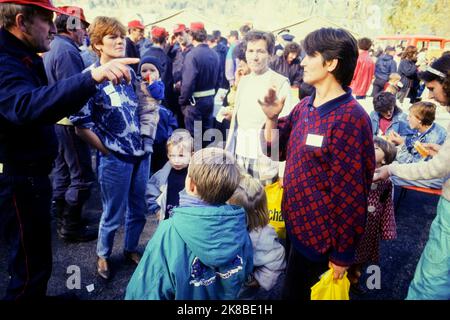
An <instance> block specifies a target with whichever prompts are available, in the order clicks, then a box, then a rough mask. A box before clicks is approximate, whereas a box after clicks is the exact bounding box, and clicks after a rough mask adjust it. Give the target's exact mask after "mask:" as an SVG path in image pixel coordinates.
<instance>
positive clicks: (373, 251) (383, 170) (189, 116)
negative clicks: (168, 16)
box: [0, 0, 450, 300]
mask: <svg viewBox="0 0 450 320" xmlns="http://www.w3.org/2000/svg"><path fill="white" fill-rule="evenodd" d="M54 13H56V18H55V19H53V18H54ZM145 29H146V26H144V25H143V23H142V22H141V21H139V20H133V21H130V22H129V23H128V25H127V26H124V25H123V24H122V23H121V22H120V21H119V20H118V19H116V18H113V17H105V16H99V17H96V18H95V19H93V20H92V21H89V22H88V21H87V19H86V17H85V15H84V12H83V9H82V8H79V7H74V6H65V7H58V8H57V7H54V6H53V5H52V3H51V1H48V0H39V1H28V0H20V1H19V0H0V65H1V66H2V68H1V69H0V106H1V107H0V227H1V231H2V235H3V236H4V237H5V239H6V241H7V243H8V244H9V250H10V257H9V268H8V272H9V274H10V281H9V285H8V288H7V290H6V296H5V299H6V300H22V299H39V298H44V297H45V296H46V291H47V283H48V280H49V278H50V275H51V272H52V247H51V237H52V233H51V219H52V217H53V218H54V219H56V231H57V235H58V237H59V238H61V239H62V240H65V241H68V242H74V243H78V242H85V241H93V240H95V239H97V248H96V253H95V255H96V257H97V258H96V259H97V260H96V261H97V262H96V267H97V273H98V275H99V276H100V277H101V278H103V279H105V280H110V279H111V278H112V273H111V264H110V258H111V256H112V255H114V254H115V253H114V252H113V244H114V237H115V233H116V231H117V230H118V229H119V228H120V227H121V225H122V224H123V225H124V230H125V237H124V244H123V248H122V253H123V255H124V257H125V259H126V260H128V261H130V262H132V263H134V264H135V265H136V266H137V267H136V270H135V272H134V274H133V276H132V277H131V279H130V281H129V283H128V286H127V288H126V295H125V299H139V300H146V299H158V300H159V299H164V300H166V299H168V300H172V299H184V300H186V299H286V300H299V299H300V300H307V299H310V296H311V287H312V286H313V285H314V284H315V283H316V282H317V281H318V280H319V277H320V275H322V274H323V273H324V272H325V271H327V270H328V269H332V272H333V278H334V279H335V280H337V279H343V278H344V277H348V278H349V280H350V281H351V284H352V288H353V290H355V292H357V290H358V286H359V285H358V282H359V277H360V275H361V270H362V267H363V266H364V265H365V264H368V263H378V261H379V244H380V241H381V240H382V239H384V240H389V239H395V237H396V234H397V230H396V222H395V213H394V205H393V186H394V185H398V186H405V185H414V186H422V187H427V188H432V189H442V190H443V194H442V197H441V199H440V202H439V205H438V208H437V212H438V214H437V217H436V219H435V220H434V222H433V225H432V227H431V230H430V239H429V241H428V242H427V245H426V247H425V249H424V252H423V254H422V257H421V259H420V261H419V264H418V266H417V269H416V273H415V275H414V279H413V281H412V283H411V285H410V288H409V292H408V297H407V298H408V299H449V298H450V296H449V293H450V277H449V274H450V273H449V270H450V256H449V252H450V248H449V247H448V246H449V242H450V241H449V230H450V221H449V219H450V217H449V215H448V212H450V203H449V201H450V195H449V183H450V180H449V179H448V178H449V177H450V171H449V167H448V161H449V160H450V159H448V157H449V154H450V151H449V150H448V149H449V139H448V132H449V130H450V128H449V129H447V130H445V129H444V128H442V127H441V126H440V125H439V124H437V123H435V114H436V109H437V106H436V105H435V104H434V103H433V102H429V101H422V100H425V99H426V98H428V97H421V92H422V91H423V90H422V89H421V86H422V87H423V86H426V87H427V89H428V91H429V95H430V97H429V98H434V100H435V101H437V102H438V103H440V104H442V105H444V106H448V105H450V101H449V99H450V90H449V89H450V85H449V82H450V56H449V55H443V56H442V57H440V58H438V59H437V60H435V61H430V62H429V63H428V64H427V62H426V61H425V62H424V60H423V59H421V61H419V62H418V55H419V53H418V49H417V48H415V47H412V46H409V47H407V48H405V50H404V51H403V52H402V53H401V55H400V59H401V60H400V62H399V65H398V68H397V63H396V62H395V60H394V57H395V56H396V55H397V53H396V50H395V48H394V47H390V46H388V47H387V48H385V50H383V52H384V53H383V54H381V55H379V56H378V57H375V56H374V52H373V51H372V46H373V45H372V41H371V40H370V39H368V38H361V39H359V40H356V39H355V38H354V36H353V35H352V34H350V33H349V32H348V31H346V30H343V29H336V28H322V29H319V30H316V31H313V32H311V33H310V34H308V35H307V36H306V38H305V39H303V40H302V41H301V42H294V41H293V40H294V39H295V38H294V36H293V35H290V34H280V35H278V38H279V39H277V37H276V35H274V34H272V33H270V32H265V31H260V30H255V29H253V28H252V26H251V25H248V24H246V25H244V26H242V27H241V28H240V29H239V31H238V30H232V31H230V33H229V36H228V37H227V38H225V37H223V36H222V33H221V32H220V31H218V30H215V31H212V32H211V33H210V34H208V32H207V30H206V28H205V25H204V23H202V22H193V23H191V24H190V25H189V26H186V25H185V24H183V23H179V24H177V25H176V26H175V28H174V29H173V30H171V31H172V33H171V34H169V32H168V31H167V30H166V29H165V28H163V27H160V26H152V27H151V30H150V32H149V37H145ZM370 88H372V92H371V94H369V89H370ZM222 93H224V94H223V95H221V94H222ZM219 95H220V96H219ZM369 95H370V96H372V97H373V109H374V111H373V112H372V113H370V115H369V114H368V113H367V112H366V111H365V110H364V108H363V107H362V106H361V105H360V104H359V103H358V101H359V100H360V99H365V98H366V97H367V96H369ZM406 98H408V99H410V100H409V101H410V102H411V104H412V105H411V106H410V108H409V113H408V115H406V114H405V113H404V112H403V111H402V110H401V109H400V108H399V107H398V106H397V104H398V103H401V104H403V102H404V101H405V99H406ZM217 101H219V102H217ZM218 103H219V108H217V104H218ZM93 155H95V157H94V158H95V159H96V163H95V165H94V166H93V163H92V161H91V159H92V157H93ZM389 176H391V177H390V179H388V177H389ZM96 179H97V181H98V184H99V186H100V195H101V201H102V208H103V211H102V214H101V217H100V218H99V226H98V229H97V228H96V227H94V226H91V225H90V224H89V223H87V222H86V220H85V219H83V209H85V204H86V202H87V200H88V199H89V197H90V195H91V192H92V185H93V184H94V182H95V180H96ZM273 183H278V184H279V186H280V188H282V189H283V200H282V204H281V210H282V213H283V218H284V221H285V226H286V234H287V236H286V239H285V240H284V241H280V239H278V237H277V233H276V232H275V230H274V229H273V227H272V226H271V225H270V221H269V220H270V219H269V210H268V204H267V203H268V200H267V194H266V190H265V187H266V186H268V185H271V184H273ZM149 215H156V217H157V220H158V223H159V224H158V227H157V229H156V231H155V233H154V234H153V235H152V237H151V239H149V242H148V244H147V246H146V249H145V252H143V253H141V252H139V250H138V243H139V239H140V237H141V233H142V231H143V229H144V226H145V224H146V221H147V218H148V216H149ZM93 255H94V253H93ZM277 287H281V288H282V290H281V291H280V292H281V293H279V292H278V293H277V292H276V291H275V288H277Z"/></svg>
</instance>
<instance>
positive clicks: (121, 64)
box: [91, 58, 139, 84]
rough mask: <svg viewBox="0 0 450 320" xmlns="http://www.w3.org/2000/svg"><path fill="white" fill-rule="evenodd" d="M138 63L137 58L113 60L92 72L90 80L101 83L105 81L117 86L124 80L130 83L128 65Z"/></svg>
mask: <svg viewBox="0 0 450 320" xmlns="http://www.w3.org/2000/svg"><path fill="white" fill-rule="evenodd" d="M135 63H139V59H137V58H120V59H114V60H111V61H109V62H108V63H105V64H103V65H101V66H99V67H97V68H95V69H93V70H92V72H91V74H92V79H94V81H95V82H97V83H101V82H103V81H105V80H109V81H112V83H113V84H118V83H120V81H121V80H122V79H123V78H125V80H126V81H127V82H130V81H131V73H130V69H129V67H128V66H127V65H128V64H135Z"/></svg>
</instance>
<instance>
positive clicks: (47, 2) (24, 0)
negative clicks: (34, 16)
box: [0, 0, 64, 14]
mask: <svg viewBox="0 0 450 320" xmlns="http://www.w3.org/2000/svg"><path fill="white" fill-rule="evenodd" d="M0 3H13V4H19V5H33V6H37V7H41V8H43V9H46V10H49V11H53V12H56V13H61V14H64V12H63V11H61V10H60V9H58V8H56V7H55V6H54V5H53V3H52V1H51V0H0Z"/></svg>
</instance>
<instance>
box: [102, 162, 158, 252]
mask: <svg viewBox="0 0 450 320" xmlns="http://www.w3.org/2000/svg"><path fill="white" fill-rule="evenodd" d="M149 161H150V159H149V157H147V158H145V159H143V160H141V161H140V162H138V163H136V164H134V163H128V162H125V161H122V160H119V159H118V158H117V157H115V156H114V155H113V154H112V153H109V154H108V155H107V156H104V155H101V156H100V165H99V167H98V180H99V184H100V190H101V194H102V204H103V213H102V217H101V219H100V226H99V234H98V242H97V255H98V256H99V257H102V258H105V259H106V258H109V256H110V255H111V252H112V248H113V243H114V235H115V233H116V230H117V229H118V228H119V227H120V225H121V222H122V219H123V218H124V217H125V246H124V250H125V251H129V252H134V251H136V249H137V246H138V244H139V237H140V235H141V233H142V230H143V229H144V225H145V212H146V211H147V209H146V207H147V205H146V203H145V188H146V186H147V181H148V175H149Z"/></svg>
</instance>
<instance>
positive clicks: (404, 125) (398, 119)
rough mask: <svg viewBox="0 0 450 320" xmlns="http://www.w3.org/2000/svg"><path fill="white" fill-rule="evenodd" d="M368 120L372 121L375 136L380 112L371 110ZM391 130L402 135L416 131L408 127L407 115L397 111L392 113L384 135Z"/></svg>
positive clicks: (377, 132)
mask: <svg viewBox="0 0 450 320" xmlns="http://www.w3.org/2000/svg"><path fill="white" fill-rule="evenodd" d="M370 120H371V122H372V131H373V135H374V136H377V135H378V134H379V129H380V114H379V113H378V112H376V111H372V112H371V113H370ZM391 131H395V132H397V133H398V134H399V135H400V136H402V137H405V136H407V135H411V134H414V133H415V132H416V131H415V130H412V129H411V128H410V127H409V124H408V119H407V116H406V114H405V113H403V112H397V113H395V114H394V116H393V117H392V122H391V125H390V126H389V127H388V128H387V130H386V132H385V135H387V134H389V132H391Z"/></svg>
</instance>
